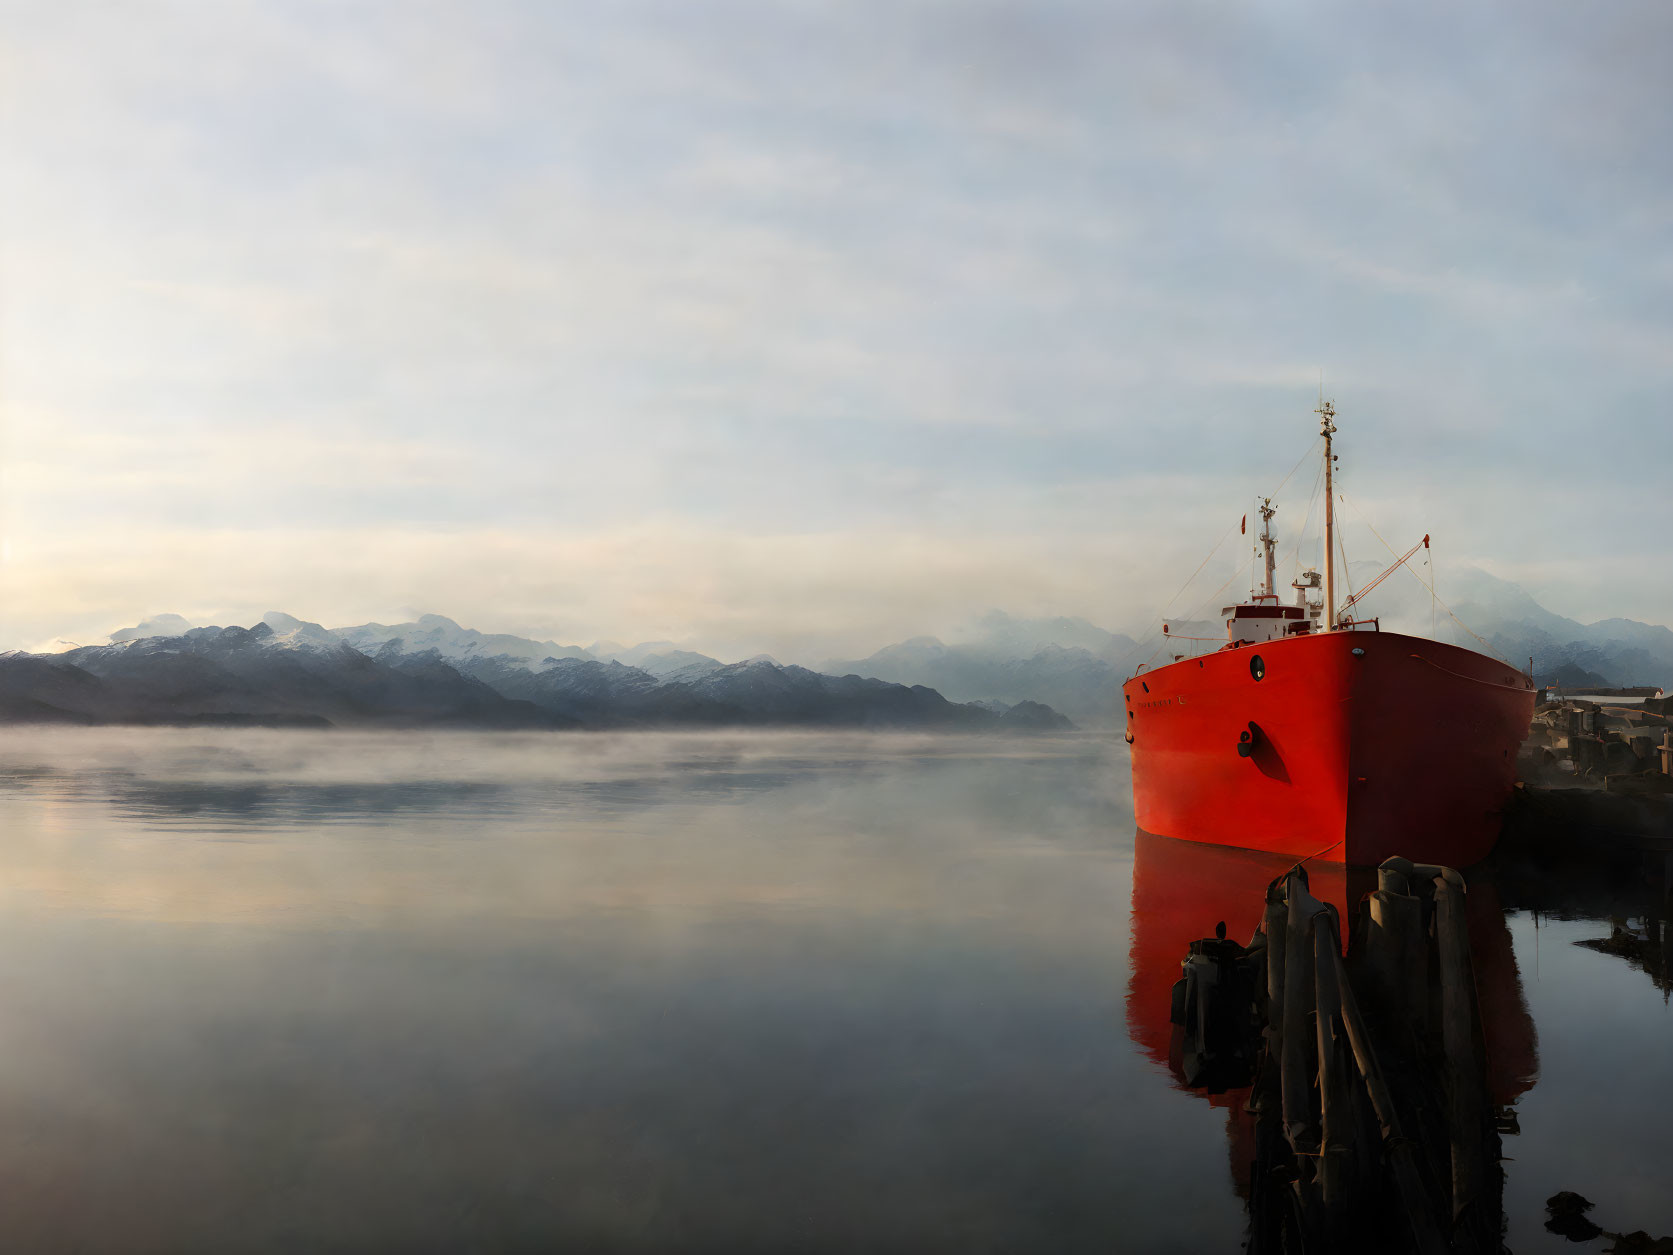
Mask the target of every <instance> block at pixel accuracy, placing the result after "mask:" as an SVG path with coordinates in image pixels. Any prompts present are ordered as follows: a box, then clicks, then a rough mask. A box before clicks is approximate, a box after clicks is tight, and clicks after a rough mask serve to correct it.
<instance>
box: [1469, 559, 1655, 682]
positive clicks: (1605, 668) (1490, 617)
mask: <svg viewBox="0 0 1673 1255" xmlns="http://www.w3.org/2000/svg"><path fill="white" fill-rule="evenodd" d="M1465 579H1466V584H1465V587H1466V589H1467V593H1466V596H1465V598H1464V599H1463V600H1461V601H1460V602H1459V603H1458V604H1457V605H1455V606H1454V607H1453V609H1454V610H1455V611H1456V612H1457V614H1458V617H1459V618H1461V619H1463V620H1464V622H1466V623H1468V624H1469V625H1470V627H1472V628H1473V629H1474V630H1475V631H1477V632H1479V633H1480V634H1481V635H1482V636H1483V637H1485V638H1486V639H1487V641H1488V643H1489V644H1490V645H1492V647H1493V648H1494V649H1495V650H1496V651H1497V652H1498V653H1499V654H1500V655H1501V656H1503V657H1505V658H1508V659H1510V661H1512V662H1515V663H1522V664H1524V665H1525V664H1526V661H1527V659H1528V658H1530V657H1531V658H1532V659H1533V660H1534V676H1535V678H1536V679H1537V680H1538V681H1540V682H1541V683H1546V682H1550V681H1553V680H1554V681H1557V682H1559V683H1562V684H1564V685H1566V686H1569V687H1573V686H1576V685H1582V684H1585V685H1601V686H1603V687H1611V688H1618V687H1625V686H1628V685H1634V684H1654V685H1659V686H1661V687H1663V688H1673V631H1669V630H1668V629H1667V628H1665V627H1663V626H1661V625H1660V624H1656V623H1639V622H1637V621H1636V620H1634V619H1620V618H1614V619H1600V620H1598V621H1597V622H1596V623H1580V622H1578V621H1576V620H1574V619H1568V618H1564V617H1563V616H1561V615H1557V614H1552V613H1551V612H1550V611H1549V610H1547V609H1545V608H1544V607H1543V606H1541V605H1540V604H1539V603H1538V602H1537V601H1535V600H1534V599H1533V598H1532V597H1531V596H1529V595H1528V593H1527V592H1526V591H1525V590H1523V589H1522V588H1520V587H1518V586H1517V585H1515V584H1512V583H1510V582H1508V581H1506V580H1501V579H1497V578H1495V577H1493V576H1491V575H1488V574H1487V573H1486V572H1484V571H1476V570H1472V571H1470V572H1468V573H1467V576H1466V577H1465Z"/></svg>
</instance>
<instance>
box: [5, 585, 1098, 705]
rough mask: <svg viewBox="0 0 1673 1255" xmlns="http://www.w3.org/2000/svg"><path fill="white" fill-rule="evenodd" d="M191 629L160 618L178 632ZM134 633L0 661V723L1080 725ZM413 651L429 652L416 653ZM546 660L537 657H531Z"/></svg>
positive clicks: (579, 658)
mask: <svg viewBox="0 0 1673 1255" xmlns="http://www.w3.org/2000/svg"><path fill="white" fill-rule="evenodd" d="M184 622H185V621H184V620H179V619H176V618H173V617H166V618H164V619H161V620H154V621H153V623H155V624H158V625H163V626H167V627H169V628H177V627H178V625H179V624H180V623H184ZM142 627H143V625H142ZM135 633H136V630H135V629H126V630H124V631H122V632H118V633H115V634H113V639H112V642H111V643H110V644H108V645H95V646H85V647H80V648H77V649H72V650H70V651H69V652H67V653H64V654H53V655H37V654H6V655H0V720H6V721H11V722H31V723H41V722H55V723H141V724H205V723H207V724H249V725H265V726H291V725H301V726H362V727H419V726H422V727H438V726H439V727H476V728H578V727H589V728H626V727H664V726H681V725H698V726H725V725H764V724H777V725H792V726H810V727H867V728H947V729H968V730H997V731H1013V730H1014V731H1034V730H1043V729H1053V728H1067V727H1071V726H1072V725H1071V724H1070V723H1069V721H1068V720H1067V719H1066V718H1064V717H1063V716H1062V715H1060V714H1058V713H1057V712H1056V711H1053V710H1050V709H1049V708H1047V707H1045V706H1043V705H1039V704H1037V703H1029V702H1024V703H1020V704H1017V705H1015V706H1002V707H996V708H989V707H983V706H976V705H969V704H964V703H958V702H951V701H948V700H947V699H946V698H945V697H943V696H942V695H941V694H940V693H937V692H935V691H933V690H931V689H929V688H925V687H922V686H907V685H901V684H895V683H890V682H887V681H883V680H878V679H867V678H861V677H859V676H853V675H850V676H840V677H839V676H829V675H820V674H818V673H816V672H813V671H809V670H807V669H806V668H803V667H786V666H781V665H779V664H778V663H776V662H773V661H772V660H770V659H766V658H758V659H752V660H750V661H748V662H740V663H732V664H730V665H727V664H722V663H720V662H718V661H717V660H715V659H712V658H708V657H706V656H705V655H702V654H695V653H691V652H689V651H682V650H678V649H673V648H670V649H666V650H663V649H660V648H649V649H645V650H643V651H642V653H641V657H642V659H643V661H644V663H645V664H646V665H645V666H641V667H634V666H628V665H626V664H624V663H622V662H619V661H616V660H614V659H611V660H608V661H606V660H600V659H598V658H595V657H592V656H590V655H589V654H588V651H586V650H580V649H575V648H573V647H564V646H558V645H556V644H554V643H553V642H549V641H548V642H534V641H527V640H524V639H523V638H520V637H497V636H491V635H486V634H483V633H480V632H476V631H474V630H473V629H468V628H461V627H459V625H458V624H456V623H454V622H453V621H452V620H449V619H443V618H441V617H440V616H434V615H426V616H424V617H423V618H421V619H419V620H417V621H416V622H415V623H412V624H400V625H396V626H394V627H385V626H383V625H380V624H365V625H362V626H360V627H357V628H346V629H336V630H332V629H327V628H324V627H322V626H320V625H319V624H317V623H308V622H305V621H304V620H301V619H297V618H295V617H294V616H291V615H287V614H280V613H276V612H275V613H272V614H269V615H267V616H265V618H264V619H263V621H262V622H261V623H258V624H256V625H255V626H254V627H251V628H243V627H196V628H194V627H186V628H185V629H184V630H178V631H175V632H174V633H173V634H169V635H136V634H135ZM353 640H358V641H360V642H361V643H362V644H364V645H365V646H367V647H368V648H369V649H370V650H371V652H370V653H368V652H366V651H365V650H363V649H361V648H359V647H357V646H356V645H355V644H352V643H351V641H353ZM415 642H416V643H418V644H422V645H423V646H424V647H423V648H413V645H414V643H415ZM492 650H498V651H499V652H490V651H492ZM536 653H539V654H541V655H542V656H541V657H540V658H539V659H538V660H536V659H535V658H533V657H531V655H533V654H536ZM652 668H654V670H653V669H652Z"/></svg>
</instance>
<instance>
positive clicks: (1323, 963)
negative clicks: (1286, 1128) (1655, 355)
mask: <svg viewBox="0 0 1673 1255" xmlns="http://www.w3.org/2000/svg"><path fill="white" fill-rule="evenodd" d="M1335 916H1336V911H1335V908H1334V907H1331V906H1325V907H1324V909H1322V910H1320V911H1318V912H1316V913H1315V914H1314V915H1313V951H1314V956H1313V957H1314V974H1313V985H1314V989H1315V991H1316V1002H1315V1006H1316V1011H1315V1014H1314V1030H1315V1032H1314V1036H1315V1040H1316V1043H1317V1052H1318V1060H1319V1126H1320V1146H1319V1160H1318V1165H1319V1166H1318V1174H1319V1176H1318V1179H1319V1189H1320V1192H1321V1194H1322V1196H1323V1199H1324V1206H1325V1210H1326V1212H1327V1213H1328V1214H1329V1215H1330V1217H1331V1219H1332V1221H1334V1222H1339V1221H1340V1220H1341V1219H1342V1218H1343V1216H1344V1213H1345V1210H1346V1208H1347V1206H1348V1203H1349V1201H1350V1199H1349V1194H1350V1190H1351V1187H1352V1182H1351V1180H1350V1178H1351V1175H1352V1174H1351V1173H1350V1172H1349V1171H1348V1168H1349V1159H1350V1157H1351V1155H1352V1151H1353V1124H1354V1118H1353V1089H1352V1086H1351V1080H1350V1074H1349V1066H1348V1064H1349V1061H1348V1059H1347V1058H1346V1057H1345V1056H1346V1050H1345V1045H1346V1043H1345V1041H1344V1038H1343V1034H1342V1032H1341V1023H1342V998H1343V990H1342V984H1343V982H1341V981H1339V980H1338V971H1339V968H1340V964H1341V943H1340V942H1339V941H1338V940H1337V938H1338V936H1339V933H1338V930H1337V928H1336V926H1335Z"/></svg>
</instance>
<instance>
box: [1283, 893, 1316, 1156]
mask: <svg viewBox="0 0 1673 1255" xmlns="http://www.w3.org/2000/svg"><path fill="white" fill-rule="evenodd" d="M1284 887H1285V896H1286V897H1287V898H1288V899H1289V918H1288V919H1287V920H1286V921H1285V938H1284V939H1285V950H1286V954H1285V955H1284V1019H1283V1021H1282V1024H1283V1029H1282V1032H1283V1037H1282V1041H1281V1043H1280V1044H1281V1046H1282V1050H1283V1053H1282V1055H1281V1056H1280V1058H1279V1065H1278V1072H1279V1076H1280V1078H1281V1083H1282V1086H1283V1107H1284V1135H1285V1136H1286V1137H1288V1138H1289V1141H1290V1145H1291V1146H1293V1147H1295V1149H1296V1151H1297V1152H1298V1153H1300V1154H1303V1155H1311V1154H1314V1153H1316V1152H1317V1151H1318V1148H1319V1135H1318V1130H1317V1126H1316V1125H1315V1123H1314V1120H1313V1063H1312V1060H1311V1059H1310V1058H1309V1056H1310V1054H1311V1053H1312V1052H1311V1051H1310V1050H1309V1049H1308V1046H1309V1044H1310V1043H1309V1041H1308V1038H1309V1036H1310V1034H1309V1033H1308V1024H1307V1017H1308V1015H1309V1014H1310V1013H1311V1012H1312V1010H1313V966H1314V965H1313V917H1314V916H1315V915H1316V914H1317V913H1318V908H1319V906H1320V903H1319V900H1318V899H1317V898H1315V897H1314V896H1313V895H1312V894H1311V893H1309V892H1308V891H1307V873H1306V872H1305V871H1303V870H1302V869H1301V868H1299V867H1297V868H1295V869H1294V870H1293V871H1291V872H1290V873H1289V875H1288V876H1287V877H1286V878H1285V881H1284Z"/></svg>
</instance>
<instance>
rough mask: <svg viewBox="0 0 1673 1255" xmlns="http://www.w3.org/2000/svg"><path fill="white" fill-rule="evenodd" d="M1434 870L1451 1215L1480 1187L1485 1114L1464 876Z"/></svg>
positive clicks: (1457, 1215) (1456, 1215)
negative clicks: (1476, 1036)
mask: <svg viewBox="0 0 1673 1255" xmlns="http://www.w3.org/2000/svg"><path fill="white" fill-rule="evenodd" d="M1424 870H1425V871H1431V870H1432V871H1434V872H1436V873H1437V874H1436V875H1435V878H1434V881H1435V945H1436V949H1437V950H1438V952H1439V955H1440V968H1441V1040H1442V1045H1443V1048H1444V1049H1445V1052H1446V1088H1447V1126H1448V1133H1449V1135H1450V1138H1451V1142H1452V1217H1453V1219H1454V1220H1457V1219H1458V1217H1459V1216H1460V1215H1461V1214H1462V1213H1463V1211H1464V1209H1465V1208H1466V1207H1468V1206H1469V1205H1470V1203H1471V1202H1473V1201H1474V1200H1475V1197H1476V1195H1477V1193H1478V1192H1479V1191H1480V1189H1481V1167H1482V1165H1481V1155H1482V1132H1483V1126H1484V1125H1485V1123H1486V1119H1487V1113H1486V1111H1485V1109H1484V1106H1483V1096H1482V1061H1481V1058H1480V1056H1479V1055H1478V1054H1477V1052H1476V1043H1475V976H1474V973H1473V972H1472V971H1471V968H1470V936H1469V932H1468V931H1467V928H1466V925H1465V921H1464V878H1463V877H1462V876H1460V875H1459V874H1458V873H1457V872H1455V871H1453V870H1451V869H1450V868H1433V869H1430V868H1425V869H1424Z"/></svg>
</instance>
